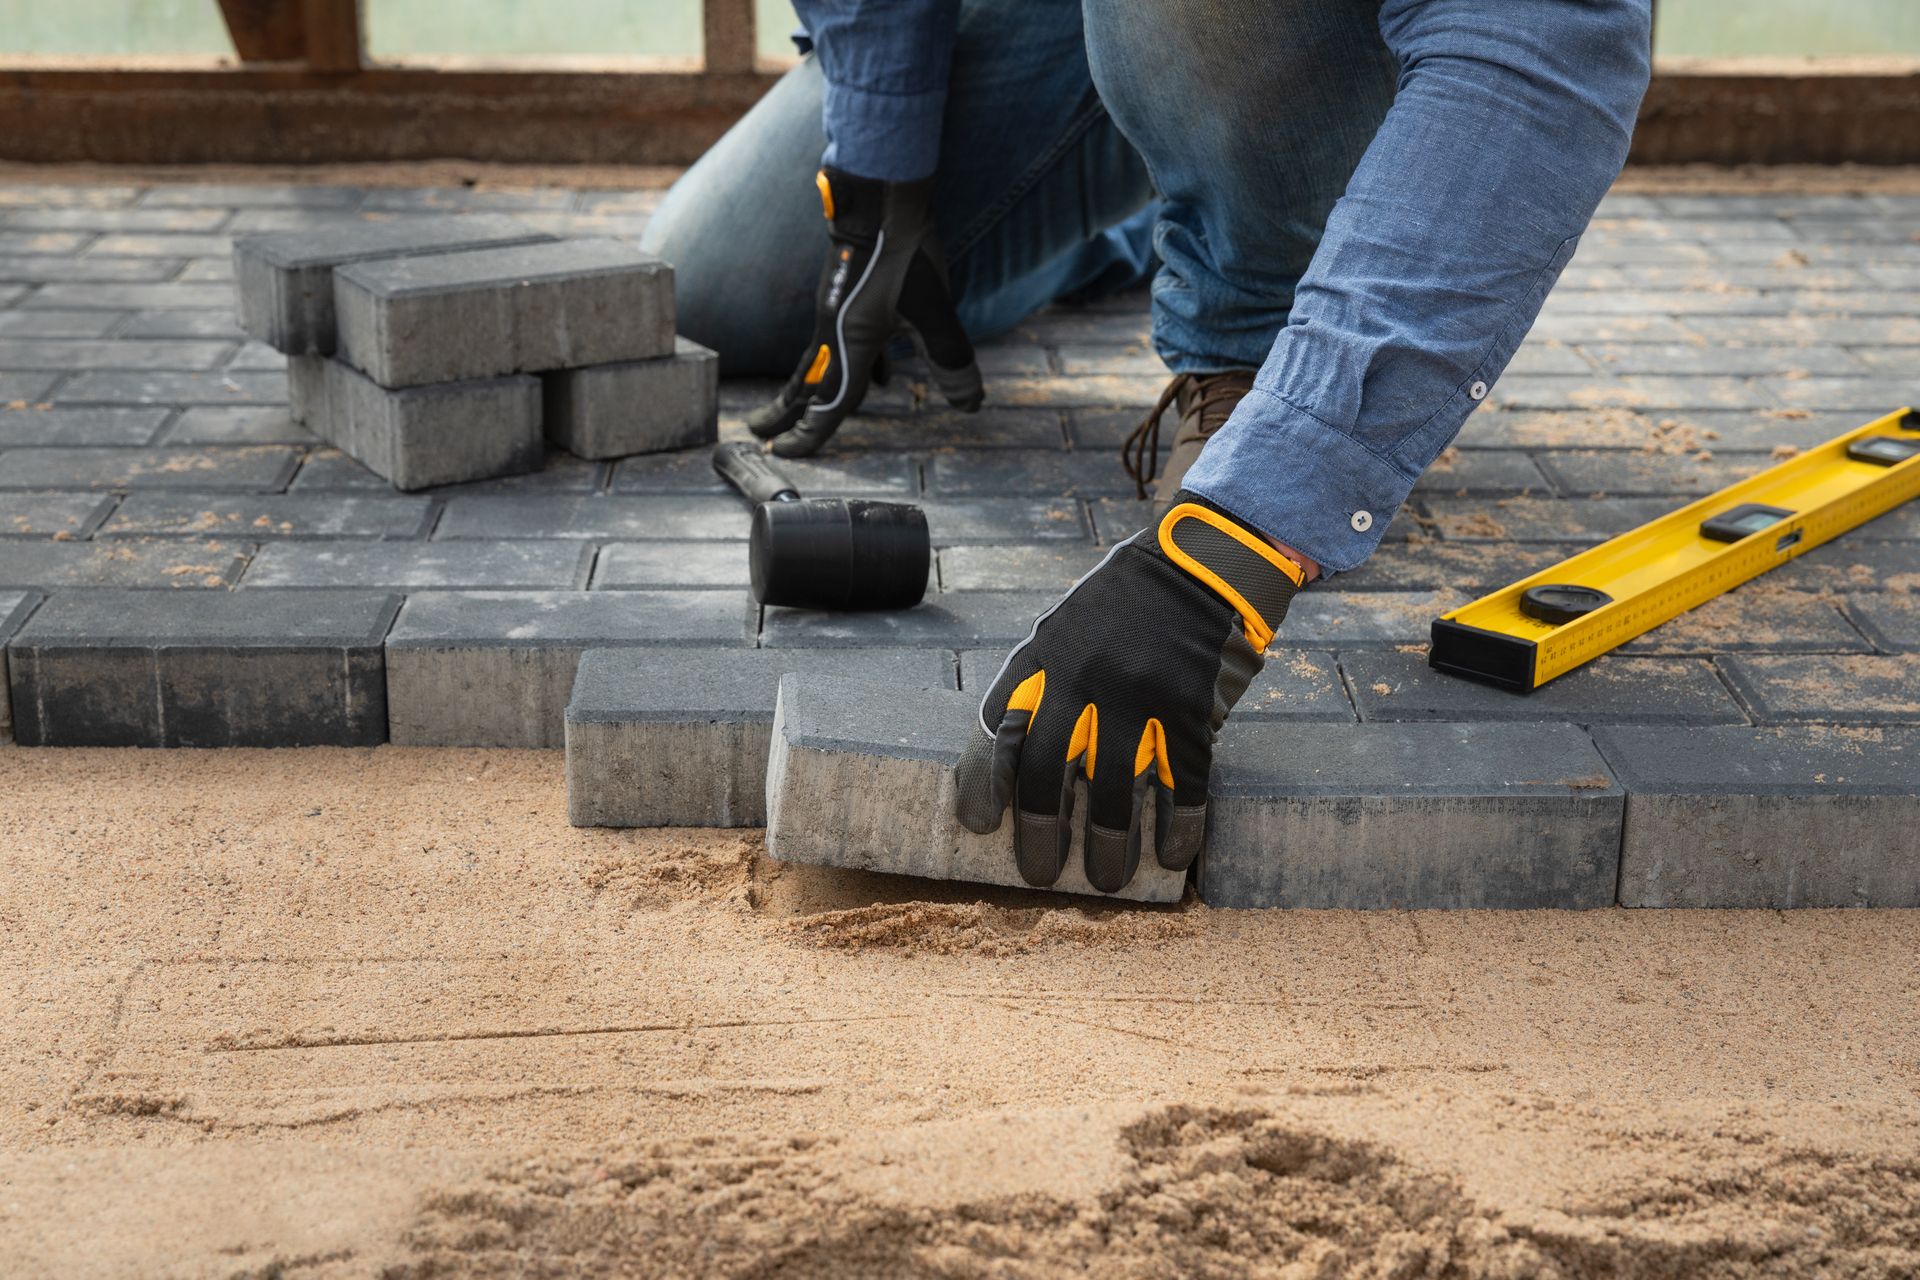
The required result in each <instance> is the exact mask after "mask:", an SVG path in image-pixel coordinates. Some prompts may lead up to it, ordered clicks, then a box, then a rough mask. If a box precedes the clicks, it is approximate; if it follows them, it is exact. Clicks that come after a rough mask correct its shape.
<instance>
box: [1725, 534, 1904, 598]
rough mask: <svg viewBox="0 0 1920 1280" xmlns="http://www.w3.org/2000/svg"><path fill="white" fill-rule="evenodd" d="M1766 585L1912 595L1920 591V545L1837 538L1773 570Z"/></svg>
mask: <svg viewBox="0 0 1920 1280" xmlns="http://www.w3.org/2000/svg"><path fill="white" fill-rule="evenodd" d="M1763 581H1765V582H1767V583H1769V584H1770V585H1773V586H1776V587H1779V588H1781V589H1782V590H1793V591H1837V592H1845V593H1852V592H1857V591H1912V590H1914V589H1915V588H1920V541H1906V542H1878V541H1873V540H1869V539H1862V538H1857V537H1841V538H1836V539H1834V540H1833V541H1832V542H1829V543H1827V544H1825V545H1824V546H1819V547H1815V548H1814V549H1813V550H1811V551H1809V552H1807V553H1806V554H1805V555H1801V556H1795V557H1794V558H1793V559H1792V560H1789V561H1788V562H1787V563H1785V564H1783V565H1781V566H1780V567H1779V568H1777V569H1772V570H1769V571H1768V573H1767V576H1766V577H1765V578H1764V579H1763Z"/></svg>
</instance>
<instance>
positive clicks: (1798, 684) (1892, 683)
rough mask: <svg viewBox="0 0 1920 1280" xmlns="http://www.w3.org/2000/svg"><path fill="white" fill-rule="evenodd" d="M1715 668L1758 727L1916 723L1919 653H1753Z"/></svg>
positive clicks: (1919, 717) (1918, 715)
mask: <svg viewBox="0 0 1920 1280" xmlns="http://www.w3.org/2000/svg"><path fill="white" fill-rule="evenodd" d="M1719 665H1720V669H1721V670H1722V671H1724V672H1725V673H1726V675H1727V679H1728V680H1729V681H1730V682H1731V683H1732V684H1733V687H1734V689H1735V690H1736V691H1737V692H1738V693H1739V694H1740V697H1741V699H1742V700H1743V701H1745V702H1746V704H1747V706H1749V707H1751V708H1752V709H1753V714H1754V719H1755V720H1757V721H1758V722H1760V723H1761V724H1777V723H1781V722H1784V721H1794V720H1817V721H1826V722H1832V723H1841V724H1848V723H1851V724H1901V723H1907V722H1912V721H1920V654H1912V653H1903V654H1896V655H1892V656H1879V655H1864V654H1837V655H1836V654H1788V655H1771V654H1751V655H1741V656H1739V657H1731V658H1722V659H1720V662H1719Z"/></svg>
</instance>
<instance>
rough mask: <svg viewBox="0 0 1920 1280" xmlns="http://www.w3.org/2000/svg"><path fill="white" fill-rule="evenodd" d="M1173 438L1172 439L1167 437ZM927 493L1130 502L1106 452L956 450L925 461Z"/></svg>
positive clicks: (1125, 482)
mask: <svg viewBox="0 0 1920 1280" xmlns="http://www.w3.org/2000/svg"><path fill="white" fill-rule="evenodd" d="M1168 438H1169V439H1171V438H1172V437H1168ZM927 490H928V492H930V493H933V494H937V495H940V496H943V497H944V496H949V495H976V494H994V495H1004V494H1026V495H1033V494H1046V495H1049V496H1053V495H1067V496H1076V495H1077V496H1082V497H1109V496H1110V497H1116V498H1119V497H1125V498H1132V497H1133V493H1134V489H1133V480H1132V478H1131V477H1130V476H1128V475H1127V472H1126V468H1125V467H1123V466H1121V465H1120V457H1119V455H1118V454H1117V453H1115V452H1111V451H1108V450H1105V449H1101V450H1085V449H1076V450H1073V451H1072V452H1061V451H1060V450H1057V449H992V450H989V449H954V450H947V451H939V452H936V453H934V455H933V456H932V457H931V458H929V459H928V461H927Z"/></svg>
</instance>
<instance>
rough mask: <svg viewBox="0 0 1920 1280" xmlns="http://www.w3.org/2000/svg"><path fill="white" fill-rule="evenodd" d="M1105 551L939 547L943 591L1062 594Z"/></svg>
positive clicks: (1060, 547) (1090, 548)
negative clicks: (1044, 592) (1048, 592)
mask: <svg viewBox="0 0 1920 1280" xmlns="http://www.w3.org/2000/svg"><path fill="white" fill-rule="evenodd" d="M1105 555H1106V552H1105V551H1104V550H1103V549H1101V548H1099V547H1093V546H1079V545H1077V544H1072V543H1066V544H1060V543H1055V544H1050V545H1047V546H1037V547H1036V546H1013V547H942V548H941V550H940V555H939V561H940V589H941V590H942V591H1051V592H1053V593H1054V594H1056V595H1060V594H1064V593H1065V592H1066V590H1067V588H1068V587H1071V586H1072V585H1073V584H1074V583H1075V582H1077V581H1079V579H1080V577H1081V575H1082V574H1084V573H1086V572H1087V571H1088V570H1089V569H1091V568H1093V566H1094V565H1096V564H1098V563H1099V562H1100V559H1101V557H1103V556H1105Z"/></svg>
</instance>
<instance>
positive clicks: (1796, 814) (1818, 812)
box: [1594, 725, 1920, 907]
mask: <svg viewBox="0 0 1920 1280" xmlns="http://www.w3.org/2000/svg"><path fill="white" fill-rule="evenodd" d="M1594 737H1595V740H1596V742H1597V743H1598V744H1599V747H1600V750H1601V751H1602V752H1603V753H1604V754H1605V756H1606V758H1607V761H1608V763H1609V764H1610V765H1612V767H1613V771H1614V774H1615V776H1616V777H1618V778H1619V780H1620V783H1621V785H1622V786H1624V787H1625V788H1626V790H1627V817H1626V826H1625V831H1624V835H1623V839H1622V842H1621V857H1620V903H1621V905H1622V906H1628V907H1914V906H1920V859H1916V858H1915V857H1914V856H1913V855H1914V834H1913V833H1914V830H1915V827H1916V825H1920V794H1916V792H1915V788H1914V776H1915V769H1916V766H1920V734H1916V733H1915V732H1914V731H1913V730H1897V729H1847V728H1838V727H1832V726H1825V725H1812V726H1793V727H1790V728H1766V729H1661V728H1643V727H1639V726H1626V725H1615V726H1609V727H1607V728H1604V729H1600V730H1598V731H1596V732H1595V735H1594Z"/></svg>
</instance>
